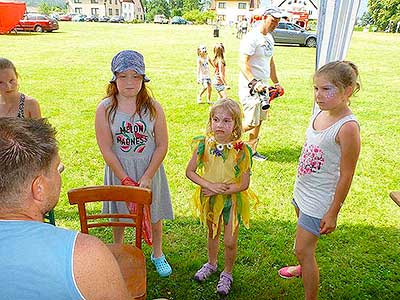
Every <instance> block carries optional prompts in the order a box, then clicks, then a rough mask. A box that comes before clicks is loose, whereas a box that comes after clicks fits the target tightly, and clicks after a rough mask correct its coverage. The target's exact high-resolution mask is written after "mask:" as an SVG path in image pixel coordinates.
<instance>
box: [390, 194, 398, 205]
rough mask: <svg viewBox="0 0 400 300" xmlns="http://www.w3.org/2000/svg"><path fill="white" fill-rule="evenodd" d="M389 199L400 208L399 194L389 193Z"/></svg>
mask: <svg viewBox="0 0 400 300" xmlns="http://www.w3.org/2000/svg"><path fill="white" fill-rule="evenodd" d="M390 198H392V200H393V201H394V202H395V203H396V204H397V205H398V206H400V192H391V193H390Z"/></svg>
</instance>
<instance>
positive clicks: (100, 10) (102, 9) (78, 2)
mask: <svg viewBox="0 0 400 300" xmlns="http://www.w3.org/2000/svg"><path fill="white" fill-rule="evenodd" d="M67 7H68V12H69V13H75V14H82V15H87V16H108V17H112V16H121V15H122V16H124V19H125V20H126V21H132V20H134V19H136V20H140V21H144V9H143V4H142V1H141V0H67Z"/></svg>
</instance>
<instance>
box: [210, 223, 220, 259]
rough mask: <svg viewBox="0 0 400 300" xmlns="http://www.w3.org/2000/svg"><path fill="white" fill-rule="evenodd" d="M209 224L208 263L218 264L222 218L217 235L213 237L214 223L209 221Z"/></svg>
mask: <svg viewBox="0 0 400 300" xmlns="http://www.w3.org/2000/svg"><path fill="white" fill-rule="evenodd" d="M207 226H208V244H207V248H208V263H209V264H211V265H213V266H216V265H217V259H218V245H219V236H220V235H221V220H219V224H218V230H217V235H216V236H215V237H214V238H213V230H212V223H211V222H210V221H207Z"/></svg>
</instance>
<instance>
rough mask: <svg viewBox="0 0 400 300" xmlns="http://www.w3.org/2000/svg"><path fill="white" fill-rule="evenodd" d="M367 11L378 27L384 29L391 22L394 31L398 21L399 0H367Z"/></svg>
mask: <svg viewBox="0 0 400 300" xmlns="http://www.w3.org/2000/svg"><path fill="white" fill-rule="evenodd" d="M368 11H369V13H370V15H371V17H372V19H373V20H374V24H375V25H376V26H377V27H378V29H380V30H385V29H386V28H388V25H389V24H390V23H391V22H392V24H394V26H391V31H394V30H395V27H396V26H395V25H396V24H397V22H398V21H400V0H368Z"/></svg>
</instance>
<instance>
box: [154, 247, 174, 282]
mask: <svg viewBox="0 0 400 300" xmlns="http://www.w3.org/2000/svg"><path fill="white" fill-rule="evenodd" d="M150 259H151V261H152V262H153V264H154V266H155V267H156V270H157V273H158V274H159V275H160V276H161V277H167V276H169V275H171V273H172V268H171V266H170V265H169V263H168V261H167V259H166V258H165V255H164V254H163V255H161V256H160V257H158V258H154V256H153V253H152V254H151V256H150Z"/></svg>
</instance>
